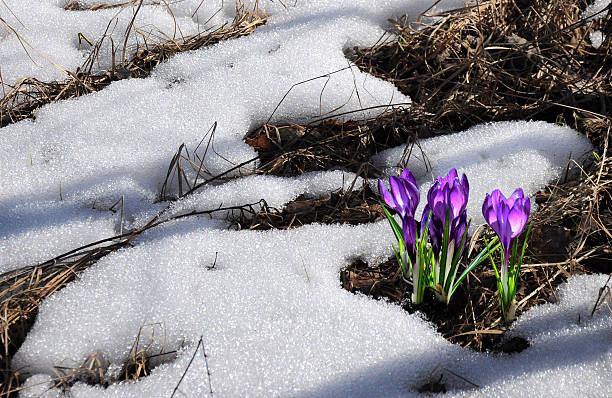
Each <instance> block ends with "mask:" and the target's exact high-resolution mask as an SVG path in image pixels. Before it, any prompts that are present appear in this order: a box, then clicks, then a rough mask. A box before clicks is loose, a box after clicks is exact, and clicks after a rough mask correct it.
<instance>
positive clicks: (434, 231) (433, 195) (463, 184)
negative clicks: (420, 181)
mask: <svg viewBox="0 0 612 398" xmlns="http://www.w3.org/2000/svg"><path fill="white" fill-rule="evenodd" d="M469 193H470V185H469V183H468V179H467V177H466V176H465V174H463V176H462V177H461V179H459V177H458V176H457V170H456V169H451V170H450V171H449V172H448V174H447V175H446V177H438V178H437V179H436V182H435V183H434V185H433V186H432V187H431V188H430V189H429V192H428V193H427V204H426V205H425V209H423V215H422V217H421V231H424V229H425V225H426V224H427V219H428V218H429V213H430V211H431V219H430V221H429V238H430V242H431V246H432V248H433V251H434V253H435V255H436V258H437V256H438V255H439V253H440V249H441V246H442V241H443V234H444V223H445V222H446V216H447V214H448V221H449V223H450V225H449V232H450V235H449V243H450V242H454V245H455V249H459V245H460V244H461V239H462V238H463V234H464V232H465V229H466V228H467V225H468V220H467V212H466V207H467V202H468V197H469Z"/></svg>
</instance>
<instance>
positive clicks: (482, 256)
mask: <svg viewBox="0 0 612 398" xmlns="http://www.w3.org/2000/svg"><path fill="white" fill-rule="evenodd" d="M498 240H499V238H498V237H497V236H496V237H495V238H494V239H493V240H492V241H491V242H490V243H487V245H486V246H485V248H484V249H482V251H481V252H480V253H479V254H478V255H477V256H476V257H475V258H474V259H473V260H472V262H471V263H470V264H469V265H468V266H467V267H466V268H465V269H464V270H463V272H462V273H461V275H459V278H457V281H456V282H455V284H454V285H453V287H452V289H451V291H450V292H449V295H452V294H453V293H454V292H455V290H457V288H458V287H459V285H461V282H463V280H464V279H465V278H466V277H467V276H468V274H469V273H470V272H472V270H473V269H474V268H476V267H477V266H478V265H480V264H481V263H482V262H483V261H484V260H486V258H487V257H490V258H491V262H492V263H493V267H494V268H495V262H494V261H493V257H492V256H491V253H493V252H494V251H495V250H497V249H499V248H500V247H501V243H499V242H497V241H498ZM485 242H486V239H485ZM496 242H497V244H496ZM495 275H496V276H497V277H498V279H499V275H498V274H497V268H495Z"/></svg>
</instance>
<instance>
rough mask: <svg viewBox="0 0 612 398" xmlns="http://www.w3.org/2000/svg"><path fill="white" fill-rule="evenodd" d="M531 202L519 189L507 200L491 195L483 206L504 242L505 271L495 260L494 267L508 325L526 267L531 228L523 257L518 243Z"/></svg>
mask: <svg viewBox="0 0 612 398" xmlns="http://www.w3.org/2000/svg"><path fill="white" fill-rule="evenodd" d="M530 209H531V202H530V200H529V198H526V197H525V194H524V193H523V190H522V189H521V188H518V189H516V190H515V191H514V193H513V194H512V195H511V196H510V197H509V198H508V199H506V197H505V196H504V195H503V194H502V193H501V192H500V191H499V189H496V190H495V191H493V192H492V193H491V195H489V194H487V196H486V197H485V200H484V203H483V204H482V215H483V216H484V218H485V220H486V221H487V224H489V225H490V226H491V228H493V230H494V231H495V232H496V233H497V236H498V238H499V240H500V242H501V247H502V250H501V269H498V267H497V266H496V265H495V261H493V257H491V255H490V254H489V257H490V258H491V263H492V264H493V268H494V269H495V276H496V278H497V292H498V295H499V302H500V304H501V308H502V314H503V317H504V321H506V322H510V321H511V320H512V319H514V313H515V311H516V301H515V299H514V297H515V295H516V287H517V280H518V274H519V271H520V268H521V264H522V263H523V256H524V254H525V248H526V246H527V237H528V236H529V232H530V231H531V225H530V226H529V228H528V229H527V234H526V235H525V240H524V241H523V247H522V249H521V253H520V255H519V254H518V239H516V238H517V237H518V236H519V235H520V234H521V232H523V229H524V228H525V225H527V219H528V218H529V211H530Z"/></svg>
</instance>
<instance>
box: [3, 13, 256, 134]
mask: <svg viewBox="0 0 612 398" xmlns="http://www.w3.org/2000/svg"><path fill="white" fill-rule="evenodd" d="M132 3H134V2H127V3H125V5H130V4H132ZM134 5H136V3H134ZM138 5H140V2H138ZM266 20H267V16H266V15H265V14H264V13H263V12H262V11H261V10H260V9H259V8H257V7H255V8H254V9H253V10H252V11H248V10H245V8H244V6H243V5H242V4H241V3H239V2H237V3H236V16H235V17H234V20H233V21H232V23H230V24H229V25H223V26H221V27H219V28H217V29H215V30H213V31H210V32H205V33H198V34H195V35H191V36H186V37H181V38H179V39H173V38H170V39H167V40H164V41H158V40H155V38H152V37H143V39H144V47H143V48H141V49H140V50H139V51H138V52H137V53H136V54H135V55H134V56H133V57H132V59H131V60H129V61H128V62H126V63H125V65H124V67H121V65H118V66H117V65H115V66H113V68H112V69H111V70H110V71H106V72H100V73H95V74H93V73H92V69H93V66H94V64H95V61H96V59H97V57H98V52H99V50H100V46H101V44H102V41H103V40H105V39H106V40H109V39H110V38H107V36H106V33H105V34H104V36H103V37H102V39H101V40H100V41H98V42H97V43H96V44H95V45H94V46H93V48H92V52H91V54H90V57H89V58H88V59H87V61H86V62H85V63H84V65H83V66H82V67H81V68H79V69H78V70H77V71H76V72H67V73H68V75H69V77H68V79H67V80H64V81H56V82H50V83H46V82H42V81H40V80H38V79H35V78H24V79H21V80H20V81H18V82H17V83H16V84H15V85H14V86H13V85H9V84H7V83H5V82H0V84H1V85H3V86H6V87H8V88H9V89H10V90H9V91H8V92H6V94H5V95H4V97H3V98H2V99H0V128H1V127H4V126H7V125H9V124H11V123H15V122H17V121H19V120H23V119H27V118H32V117H36V110H38V108H40V107H41V106H43V105H46V104H49V103H52V102H56V101H60V100H65V99H70V98H76V97H79V96H81V95H86V94H89V93H93V92H96V91H99V90H102V89H103V88H105V87H106V86H108V85H109V84H110V83H112V82H113V81H116V80H121V79H125V78H128V77H136V78H142V77H147V76H148V75H149V74H150V72H151V70H152V69H153V68H154V67H155V66H157V65H158V64H160V63H161V62H164V61H165V60H167V59H168V58H170V57H171V56H173V55H174V54H176V53H179V52H183V51H191V50H196V49H198V48H201V47H204V46H210V45H213V44H216V43H218V42H220V41H223V40H229V39H232V38H238V37H242V36H246V35H249V34H251V33H252V32H253V31H254V30H255V29H256V28H257V27H258V26H260V25H263V24H265V23H266ZM140 34H141V35H143V33H140Z"/></svg>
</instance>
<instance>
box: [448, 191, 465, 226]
mask: <svg viewBox="0 0 612 398" xmlns="http://www.w3.org/2000/svg"><path fill="white" fill-rule="evenodd" d="M449 199H450V206H451V210H452V214H451V217H452V218H453V219H455V218H457V217H459V215H460V214H461V211H462V210H464V209H465V206H466V204H467V203H466V197H465V196H464V195H463V190H462V189H461V186H460V185H459V184H455V186H453V188H452V189H451V190H450V194H449Z"/></svg>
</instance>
